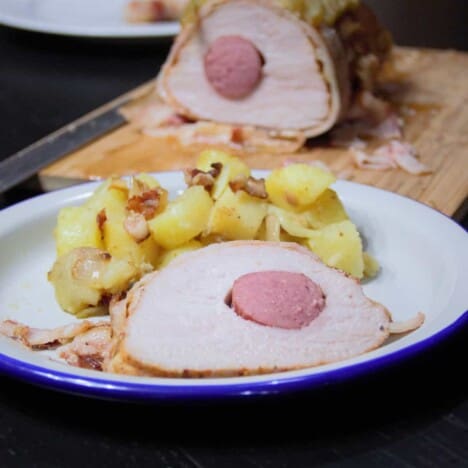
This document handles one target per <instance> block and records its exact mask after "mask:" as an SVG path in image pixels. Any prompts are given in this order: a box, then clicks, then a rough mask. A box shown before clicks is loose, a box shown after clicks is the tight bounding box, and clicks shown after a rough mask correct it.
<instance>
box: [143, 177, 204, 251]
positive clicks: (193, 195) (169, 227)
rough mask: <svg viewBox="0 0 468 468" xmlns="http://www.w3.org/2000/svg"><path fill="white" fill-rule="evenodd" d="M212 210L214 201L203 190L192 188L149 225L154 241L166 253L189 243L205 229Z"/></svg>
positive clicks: (170, 204) (198, 187) (149, 222)
mask: <svg viewBox="0 0 468 468" xmlns="http://www.w3.org/2000/svg"><path fill="white" fill-rule="evenodd" d="M212 206H213V200H212V199H211V197H210V195H209V193H208V192H207V191H206V190H205V189H204V188H203V187H201V186H198V185H195V186H193V187H189V188H188V189H187V190H185V192H184V193H182V195H180V196H179V197H178V198H176V199H175V200H174V201H172V202H169V203H168V205H167V207H166V209H165V210H164V211H163V212H162V213H160V214H158V215H156V216H155V217H154V218H153V219H151V220H149V221H148V227H149V230H150V232H151V236H152V238H153V239H154V241H155V242H156V243H157V244H159V245H160V246H162V247H164V248H165V249H174V248H176V247H178V246H180V245H182V244H184V243H186V242H188V241H189V240H191V239H193V238H194V237H196V236H198V234H200V233H201V232H202V231H203V230H204V229H205V228H206V225H207V223H208V219H209V216H210V212H211V208H212Z"/></svg>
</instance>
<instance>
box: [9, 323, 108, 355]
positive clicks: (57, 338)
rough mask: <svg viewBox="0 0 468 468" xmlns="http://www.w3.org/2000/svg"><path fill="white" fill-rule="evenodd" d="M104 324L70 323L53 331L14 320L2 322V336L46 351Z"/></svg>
mask: <svg viewBox="0 0 468 468" xmlns="http://www.w3.org/2000/svg"><path fill="white" fill-rule="evenodd" d="M102 323H104V322H98V323H95V322H91V321H89V320H84V321H83V322H78V323H70V324H68V325H64V326H62V327H57V328H52V329H41V328H33V327H28V326H27V325H23V324H21V323H18V322H15V321H14V320H4V321H3V322H0V334H2V335H5V336H8V337H9V338H13V339H14V340H18V341H20V342H21V343H23V344H24V345H25V346H27V347H28V348H32V349H46V348H52V347H56V346H58V345H61V344H64V343H67V342H69V341H71V340H73V338H75V337H76V336H77V335H80V334H81V333H84V332H86V331H88V330H89V329H91V328H94V327H96V326H98V325H99V324H102Z"/></svg>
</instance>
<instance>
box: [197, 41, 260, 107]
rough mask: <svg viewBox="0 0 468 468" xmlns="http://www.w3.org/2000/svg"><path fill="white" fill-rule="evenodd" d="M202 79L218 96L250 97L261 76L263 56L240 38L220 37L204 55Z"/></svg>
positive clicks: (231, 97)
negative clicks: (203, 78)
mask: <svg viewBox="0 0 468 468" xmlns="http://www.w3.org/2000/svg"><path fill="white" fill-rule="evenodd" d="M204 64H205V76H206V78H207V80H208V81H209V82H210V84H211V86H212V87H213V88H214V89H215V90H216V92H217V93H219V94H220V95H221V96H223V97H225V98H228V99H241V98H243V97H245V96H247V95H248V94H250V93H251V92H252V91H253V90H254V89H255V87H256V86H257V84H258V82H259V81H260V78H261V76H262V65H263V61H262V56H261V55H260V53H259V51H258V50H257V49H256V48H255V46H254V45H253V44H252V43H251V42H250V41H249V40H247V39H244V38H243V37H241V36H221V37H219V38H218V39H216V40H215V41H214V42H213V43H212V44H211V45H210V48H209V49H208V51H207V52H206V54H205V59H204Z"/></svg>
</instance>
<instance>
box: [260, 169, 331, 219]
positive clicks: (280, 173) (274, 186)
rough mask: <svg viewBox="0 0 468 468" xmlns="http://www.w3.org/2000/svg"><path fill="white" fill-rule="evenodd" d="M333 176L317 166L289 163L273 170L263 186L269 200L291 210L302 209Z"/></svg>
mask: <svg viewBox="0 0 468 468" xmlns="http://www.w3.org/2000/svg"><path fill="white" fill-rule="evenodd" d="M335 180H336V179H335V177H334V176H333V174H332V173H331V172H327V171H325V170H323V169H321V168H319V167H315V166H310V165H308V164H291V165H289V166H286V167H281V168H279V169H275V170H273V171H272V172H271V173H270V175H269V176H268V177H267V178H266V181H265V186H266V190H267V192H268V196H269V198H270V200H271V202H272V203H273V204H274V205H276V206H279V207H280V208H284V209H286V210H292V211H304V210H305V209H307V208H308V207H309V206H310V205H312V203H314V202H315V201H316V200H317V198H318V197H319V196H320V195H321V194H322V193H323V192H324V191H325V190H326V189H327V188H328V187H329V186H330V185H331V184H332V183H333V182H335Z"/></svg>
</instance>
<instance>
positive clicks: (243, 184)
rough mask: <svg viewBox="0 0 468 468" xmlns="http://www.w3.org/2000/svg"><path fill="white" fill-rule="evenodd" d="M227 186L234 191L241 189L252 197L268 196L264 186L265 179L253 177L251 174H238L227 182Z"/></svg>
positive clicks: (264, 197)
mask: <svg viewBox="0 0 468 468" xmlns="http://www.w3.org/2000/svg"><path fill="white" fill-rule="evenodd" d="M229 187H231V190H232V191H233V192H234V193H235V192H237V191H239V190H242V191H244V192H246V193H248V194H249V195H251V196H252V197H257V198H263V199H266V198H268V193H267V191H266V188H265V179H255V178H254V177H252V176H249V177H246V176H244V175H239V176H237V177H235V178H234V179H233V180H231V182H229Z"/></svg>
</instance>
